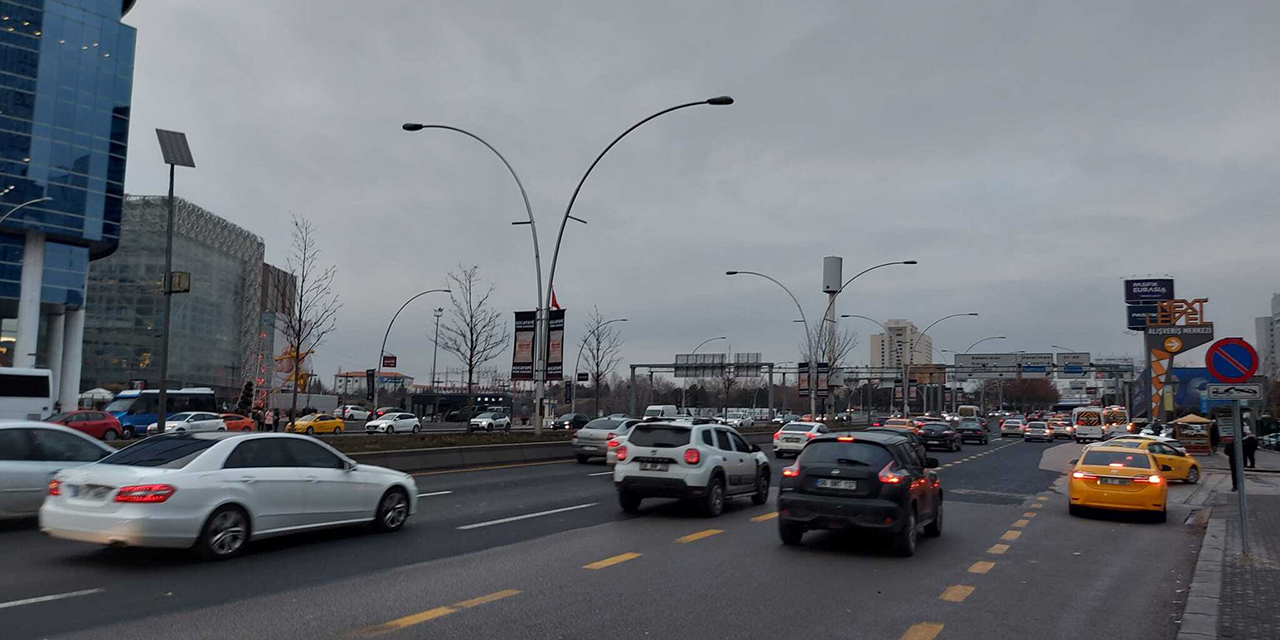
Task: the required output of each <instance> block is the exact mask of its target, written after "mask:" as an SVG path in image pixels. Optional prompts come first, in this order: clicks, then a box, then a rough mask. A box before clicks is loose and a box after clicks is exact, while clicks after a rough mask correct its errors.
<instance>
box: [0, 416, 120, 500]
mask: <svg viewBox="0 0 1280 640" xmlns="http://www.w3.org/2000/svg"><path fill="white" fill-rule="evenodd" d="M0 453H2V454H3V455H0V520H3V519H7V518H28V517H33V516H35V515H36V514H37V513H39V512H40V505H41V504H43V503H44V496H45V494H46V493H47V492H48V489H49V481H50V480H52V479H53V475H54V474H55V473H57V472H58V471H61V470H62V469H71V468H74V467H79V466H83V465H86V464H89V463H90V462H97V461H98V460H101V459H102V458H105V457H106V456H108V455H110V454H112V453H115V449H114V448H112V447H109V446H107V445H105V444H103V443H101V442H99V441H97V440H95V439H93V438H91V437H89V436H87V435H85V434H83V433H80V432H79V431H76V430H75V429H68V428H67V427H63V426H59V425H55V424H49V423H47V422H32V421H28V420H0Z"/></svg>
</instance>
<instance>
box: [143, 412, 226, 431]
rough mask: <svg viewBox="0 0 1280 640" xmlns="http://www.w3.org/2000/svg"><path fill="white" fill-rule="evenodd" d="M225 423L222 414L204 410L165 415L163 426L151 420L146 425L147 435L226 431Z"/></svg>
mask: <svg viewBox="0 0 1280 640" xmlns="http://www.w3.org/2000/svg"><path fill="white" fill-rule="evenodd" d="M226 430H227V423H225V422H223V421H222V416H220V415H218V414H216V413H206V412H204V411H183V412H181V413H175V414H173V415H171V416H166V417H165V419H164V428H163V429H161V428H160V426H159V425H157V424H156V423H154V422H152V423H151V424H149V425H147V435H156V434H159V433H169V432H171V431H226Z"/></svg>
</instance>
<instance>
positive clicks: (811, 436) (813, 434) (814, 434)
mask: <svg viewBox="0 0 1280 640" xmlns="http://www.w3.org/2000/svg"><path fill="white" fill-rule="evenodd" d="M804 435H806V436H808V437H809V439H810V440H812V439H814V438H816V437H818V434H816V433H814V432H812V431H810V432H809V433H806V434H804Z"/></svg>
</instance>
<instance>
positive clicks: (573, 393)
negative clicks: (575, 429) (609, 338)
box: [569, 318, 627, 413]
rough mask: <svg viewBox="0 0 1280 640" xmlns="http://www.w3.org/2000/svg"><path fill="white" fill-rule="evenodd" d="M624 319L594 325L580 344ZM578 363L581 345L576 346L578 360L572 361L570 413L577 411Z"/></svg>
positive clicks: (585, 342)
mask: <svg viewBox="0 0 1280 640" xmlns="http://www.w3.org/2000/svg"><path fill="white" fill-rule="evenodd" d="M626 321H627V319H626V318H615V319H613V320H609V321H608V322H604V323H601V324H598V325H596V327H595V328H594V329H592V330H591V331H590V332H589V333H587V337H586V338H584V339H583V341H582V344H583V345H584V346H585V345H586V344H587V341H588V340H590V339H591V336H592V335H594V334H595V333H596V332H598V331H600V330H601V329H603V328H605V327H606V326H608V325H611V324H613V323H615V322H626ZM580 364H582V348H581V347H579V348H578V361H577V362H575V363H573V382H572V384H573V386H572V387H569V391H570V395H569V407H570V412H572V413H577V412H578V365H580ZM596 384H600V381H599V380H597V381H596ZM596 404H597V405H598V404H600V403H598V402H597V403H596ZM596 408H597V409H599V407H596Z"/></svg>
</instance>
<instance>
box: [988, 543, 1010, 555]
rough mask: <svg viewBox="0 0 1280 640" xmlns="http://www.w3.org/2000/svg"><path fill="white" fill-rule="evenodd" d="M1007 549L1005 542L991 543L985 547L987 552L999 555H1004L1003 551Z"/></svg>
mask: <svg viewBox="0 0 1280 640" xmlns="http://www.w3.org/2000/svg"><path fill="white" fill-rule="evenodd" d="M1008 550H1009V545H1007V544H993V545H991V548H990V549H987V553H994V554H996V555H998V556H999V555H1004V552H1006V551H1008Z"/></svg>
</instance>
